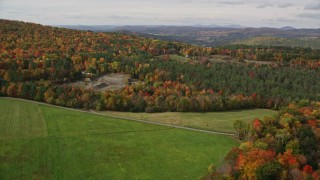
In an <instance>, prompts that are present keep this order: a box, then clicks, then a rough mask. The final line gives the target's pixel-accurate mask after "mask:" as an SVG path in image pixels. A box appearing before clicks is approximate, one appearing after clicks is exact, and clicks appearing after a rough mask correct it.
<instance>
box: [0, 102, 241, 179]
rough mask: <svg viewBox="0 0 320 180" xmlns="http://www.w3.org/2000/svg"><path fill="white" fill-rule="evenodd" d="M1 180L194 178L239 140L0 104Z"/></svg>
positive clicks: (26, 104) (29, 105) (42, 107)
mask: <svg viewBox="0 0 320 180" xmlns="http://www.w3.org/2000/svg"><path fill="white" fill-rule="evenodd" d="M0 114H1V115H0V179H197V178H198V177H200V176H201V175H203V173H204V172H206V169H207V167H208V165H209V164H210V163H215V164H219V163H221V162H222V159H223V157H224V156H225V154H226V152H228V150H229V149H230V148H232V147H235V146H238V142H237V140H235V139H233V138H230V137H226V136H219V135H212V134H205V133H199V132H193V131H187V130H181V129H175V128H169V127H165V126H158V125H151V124H143V123H138V122H133V121H126V120H119V119H112V118H108V117H104V116H98V115H92V114H89V113H83V112H77V111H72V110H66V109H61V108H55V107H50V106H47V105H39V104H35V103H30V102H24V101H20V100H13V99H6V98H0Z"/></svg>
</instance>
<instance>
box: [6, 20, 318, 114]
mask: <svg viewBox="0 0 320 180" xmlns="http://www.w3.org/2000/svg"><path fill="white" fill-rule="evenodd" d="M170 54H178V55H180V56H188V57H191V58H192V59H193V61H190V62H179V61H176V60H173V59H171V58H170V56H169V55H170ZM215 54H219V55H229V56H231V57H235V58H237V60H238V62H239V63H216V62H211V61H210V60H209V57H210V56H211V55H215ZM319 55H320V52H319V50H313V49H310V48H289V47H262V46H229V47H218V48H208V47H199V46H192V45H188V44H183V43H177V42H168V41H159V40H153V39H148V38H143V37H138V36H134V35H125V34H119V33H94V32H90V31H76V30H69V29H63V28H54V27H47V26H42V25H38V24H33V23H23V22H18V21H8V20H0V87H1V88H0V89H1V95H2V96H12V97H20V98H26V99H32V100H36V101H44V102H48V103H51V104H57V105H61V106H67V107H74V108H88V109H96V110H118V111H133V112H143V111H145V112H163V111H222V110H230V109H241V108H254V107H263V108H278V107H279V106H281V105H283V104H287V103H288V102H291V101H298V100H301V99H307V100H320V93H319V92H320V85H319V81H317V80H318V79H319V77H320V76H319V75H320V74H319V73H320V69H319V66H320V57H319ZM243 59H249V60H253V61H277V62H278V63H277V64H270V65H263V64H248V63H243V62H242V60H243ZM108 73H125V74H129V75H130V76H131V78H132V79H133V80H137V81H139V83H131V82H128V83H127V86H126V87H125V88H123V89H120V90H116V91H106V92H102V93H100V92H95V91H94V90H92V89H89V90H86V89H81V88H79V87H74V86H70V85H68V83H70V82H73V81H76V80H80V79H84V78H86V77H91V78H94V77H99V76H100V75H103V74H108Z"/></svg>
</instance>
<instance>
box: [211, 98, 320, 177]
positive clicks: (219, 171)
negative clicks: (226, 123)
mask: <svg viewBox="0 0 320 180" xmlns="http://www.w3.org/2000/svg"><path fill="white" fill-rule="evenodd" d="M234 128H235V129H236V130H237V134H238V135H239V137H240V138H241V139H243V140H244V142H243V143H242V144H241V145H240V146H239V147H237V148H233V149H232V150H231V151H230V152H229V153H228V154H227V156H226V157H225V159H224V163H223V165H222V166H221V167H218V168H217V167H215V166H214V165H211V166H210V167H209V173H210V175H208V176H207V177H205V179H259V180H260V179H315V180H317V179H319V178H320V177H319V175H320V172H319V160H320V159H319V158H320V153H319V152H320V151H319V150H320V102H308V101H300V102H299V103H291V104H289V106H288V107H286V108H284V109H282V110H281V111H280V113H279V114H278V115H277V116H276V117H264V118H263V119H255V120H254V121H252V123H249V124H247V123H245V122H243V121H240V120H238V121H235V123H234Z"/></svg>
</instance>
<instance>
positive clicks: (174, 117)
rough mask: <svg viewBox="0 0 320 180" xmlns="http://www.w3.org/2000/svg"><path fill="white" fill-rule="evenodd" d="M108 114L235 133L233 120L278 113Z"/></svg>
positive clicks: (269, 111)
mask: <svg viewBox="0 0 320 180" xmlns="http://www.w3.org/2000/svg"><path fill="white" fill-rule="evenodd" d="M102 113H103V114H106V115H112V116H119V117H131V118H135V119H142V120H147V121H154V122H160V123H165V124H172V125H177V126H185V127H192V128H199V129H206V130H213V131H218V132H226V133H234V130H233V127H232V126H233V122H234V121H235V120H244V121H247V122H249V121H252V120H253V119H254V118H263V117H264V116H272V115H275V114H277V111H273V110H269V109H250V110H238V111H228V112H207V113H194V112H188V113H181V112H166V113H130V112H115V111H104V112H102Z"/></svg>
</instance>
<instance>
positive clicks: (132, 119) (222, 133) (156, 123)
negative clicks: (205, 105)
mask: <svg viewBox="0 0 320 180" xmlns="http://www.w3.org/2000/svg"><path fill="white" fill-rule="evenodd" d="M2 98H7V99H17V100H21V101H26V102H31V103H36V104H41V105H46V106H51V107H56V108H61V109H67V110H71V111H78V112H83V113H89V114H94V115H99V116H105V117H110V118H115V119H119V120H129V121H136V122H140V123H146V124H155V125H160V126H167V127H171V128H177V129H184V130H189V131H196V132H202V133H207V134H218V135H225V136H235V134H232V133H224V132H218V131H208V130H202V129H196V128H190V127H183V126H176V125H171V124H164V123H159V122H151V121H145V120H140V119H134V118H129V117H127V118H125V117H118V116H110V115H106V114H101V113H99V112H96V111H93V110H89V111H85V110H80V109H73V108H68V107H62V106H56V105H52V104H47V103H43V102H37V101H31V100H26V99H19V98H12V97H2ZM0 99H1V98H0Z"/></svg>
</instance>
